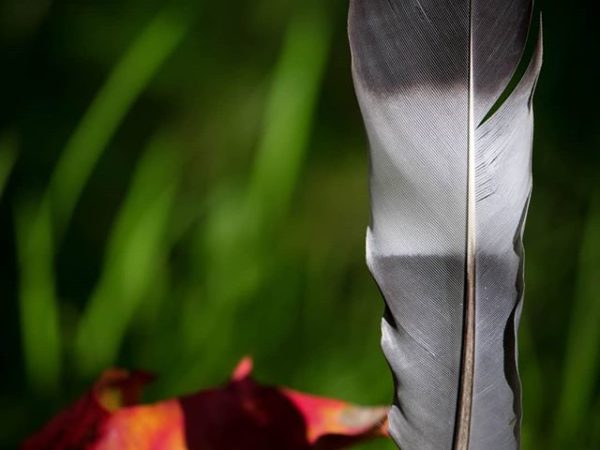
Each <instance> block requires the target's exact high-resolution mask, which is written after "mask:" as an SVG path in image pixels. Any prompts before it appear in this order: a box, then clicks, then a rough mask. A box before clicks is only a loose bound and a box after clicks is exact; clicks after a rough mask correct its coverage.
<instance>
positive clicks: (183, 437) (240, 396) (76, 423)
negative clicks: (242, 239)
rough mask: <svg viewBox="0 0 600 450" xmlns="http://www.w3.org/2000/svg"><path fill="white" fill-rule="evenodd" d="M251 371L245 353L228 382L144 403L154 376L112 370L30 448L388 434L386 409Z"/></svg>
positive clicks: (199, 446) (286, 449) (236, 444)
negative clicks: (273, 381) (272, 382)
mask: <svg viewBox="0 0 600 450" xmlns="http://www.w3.org/2000/svg"><path fill="white" fill-rule="evenodd" d="M251 371H252V361H251V360H250V359H248V358H247V359H244V360H242V362H241V363H240V364H239V365H238V367H237V368H236V369H235V371H234V373H233V376H232V380H231V381H230V382H229V383H228V384H227V385H225V386H223V387H221V388H217V389H210V390H205V391H200V392H198V393H196V394H193V395H189V396H185V397H182V398H179V399H173V400H168V401H164V402H160V403H156V404H153V405H136V404H137V402H138V399H139V394H140V392H141V388H142V387H143V385H144V384H146V383H147V382H148V381H149V380H150V377H149V376H148V375H147V374H144V373H141V372H126V371H121V370H110V371H107V372H105V373H104V374H103V375H102V377H101V378H100V380H99V381H98V382H97V383H96V385H95V386H94V387H93V388H92V390H91V391H90V392H88V393H87V394H86V395H84V396H83V398H81V399H80V400H79V401H77V402H76V403H75V404H74V405H72V406H71V407H70V408H68V409H66V410H65V411H63V412H62V413H60V414H59V415H57V416H56V417H55V418H54V419H53V420H51V421H50V422H49V423H48V424H47V425H46V426H45V427H44V428H43V429H42V430H41V431H40V432H38V433H37V434H36V435H34V436H33V437H31V438H29V439H28V440H27V441H25V443H24V444H23V446H22V449H23V450H42V449H44V450H67V449H68V450H78V449H81V450H117V449H118V450H134V449H135V450H162V449H165V450H242V449H246V450H270V449H273V450H312V449H320V450H334V449H340V448H346V447H348V446H350V445H352V444H354V443H356V442H358V441H361V440H363V439H367V438H372V437H376V436H383V435H385V417H386V413H387V409H386V408H360V407H356V406H353V405H350V404H348V403H345V402H342V401H339V400H334V399H328V398H322V397H316V396H312V395H307V394H303V393H300V392H296V391H293V390H289V389H282V388H276V387H271V386H263V385H260V384H258V383H256V382H255V381H254V380H253V379H252V378H251V376H250V375H251Z"/></svg>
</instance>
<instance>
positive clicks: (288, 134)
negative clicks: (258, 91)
mask: <svg viewBox="0 0 600 450" xmlns="http://www.w3.org/2000/svg"><path fill="white" fill-rule="evenodd" d="M326 8H327V7H326V6H324V5H323V4H322V2H313V3H312V4H311V6H309V7H307V10H305V11H301V12H300V13H298V14H297V16H296V17H295V18H294V20H293V21H292V22H291V24H290V27H289V30H288V32H287V36H286V40H285V43H284V51H283V53H282V55H281V57H280V60H279V62H278V64H277V67H276V69H275V73H274V77H273V84H272V87H271V92H270V95H269V98H268V103H267V108H266V112H265V117H264V129H263V133H262V135H261V140H260V142H259V145H258V150H257V154H256V157H255V162H254V169H253V172H252V178H251V181H250V186H249V193H248V202H249V203H250V208H251V211H252V214H256V213H257V212H258V213H262V215H263V216H265V217H264V219H265V220H273V219H275V218H276V217H277V216H281V215H283V214H285V213H286V212H287V210H288V207H289V203H290V197H291V195H292V193H293V189H294V187H295V186H296V183H297V180H298V176H299V173H300V169H301V167H302V165H303V162H304V156H305V154H306V152H307V146H308V140H309V138H310V135H311V132H312V124H313V121H314V115H315V114H314V113H315V107H316V102H317V99H318V94H319V88H320V86H321V79H322V77H323V73H324V69H325V64H326V61H327V55H328V53H329V47H330V37H331V36H330V35H331V31H332V30H331V23H330V18H329V14H328V13H327V11H326ZM259 205H262V208H264V209H259V210H258V211H257V210H256V209H255V208H257V207H259Z"/></svg>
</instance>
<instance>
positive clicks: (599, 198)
mask: <svg viewBox="0 0 600 450" xmlns="http://www.w3.org/2000/svg"><path fill="white" fill-rule="evenodd" d="M599 274H600V191H597V192H596V193H595V195H594V197H593V199H592V202H591V207H590V211H589V216H588V219H587V223H586V226H585V230H584V234H583V238H582V241H581V248H580V253H579V266H578V272H577V285H576V295H575V301H574V304H573V315H572V318H571V324H570V330H569V336H568V340H567V350H566V359H565V364H564V378H563V383H562V393H561V397H560V401H559V403H558V409H557V423H556V428H555V433H556V434H555V436H556V439H555V442H556V443H557V447H556V448H564V447H565V446H567V445H570V446H573V445H576V444H577V443H578V442H580V441H579V439H581V438H583V437H584V436H585V433H582V430H585V429H586V425H585V424H586V423H587V424H589V423H590V418H589V417H588V412H589V411H590V410H591V406H592V396H593V393H594V389H595V387H596V382H597V380H598V376H599V375H600V374H599V369H600V326H599V324H600V301H599V299H600V283H599V282H598V279H599Z"/></svg>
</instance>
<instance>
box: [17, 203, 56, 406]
mask: <svg viewBox="0 0 600 450" xmlns="http://www.w3.org/2000/svg"><path fill="white" fill-rule="evenodd" d="M15 228H16V234H17V236H16V243H17V254H18V264H19V297H20V304H19V306H20V314H21V333H22V340H23V357H24V362H25V372H26V375H27V378H28V380H29V383H30V385H31V386H32V388H33V389H35V390H36V391H38V392H40V393H45V394H51V393H56V390H57V388H58V384H59V379H60V372H61V339H60V331H59V330H60V327H59V317H58V316H59V314H58V307H57V305H58V301H57V299H56V295H55V281H54V273H53V254H52V228H51V221H50V211H49V208H48V205H47V204H46V203H43V204H42V206H41V208H39V209H36V208H33V207H31V206H30V205H27V204H21V205H20V206H19V207H18V209H17V211H16V227H15Z"/></svg>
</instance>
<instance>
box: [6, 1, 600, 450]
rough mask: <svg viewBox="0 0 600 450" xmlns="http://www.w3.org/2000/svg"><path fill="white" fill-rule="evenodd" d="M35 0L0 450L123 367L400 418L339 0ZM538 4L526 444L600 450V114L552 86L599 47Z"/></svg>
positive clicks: (576, 73)
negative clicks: (105, 373)
mask: <svg viewBox="0 0 600 450" xmlns="http://www.w3.org/2000/svg"><path fill="white" fill-rule="evenodd" d="M27 3H28V5H26V6H25V7H24V6H23V4H21V3H19V2H16V1H12V0H11V1H8V2H5V3H4V4H2V25H5V26H2V27H0V29H1V30H2V32H1V33H0V39H1V41H0V42H1V44H2V46H1V49H2V54H3V55H5V56H6V58H5V59H6V60H7V63H8V64H9V66H7V67H10V70H6V71H3V73H2V74H1V76H2V79H1V82H0V86H2V89H3V92H4V93H5V94H6V95H5V97H6V98H7V102H6V105H7V107H6V108H5V110H4V111H3V112H2V115H1V122H0V136H1V138H0V202H1V203H0V212H1V221H0V227H1V233H2V234H1V235H2V253H1V254H2V262H3V267H4V268H5V269H3V273H2V278H0V283H1V285H0V287H1V289H2V293H3V294H2V295H3V299H2V305H3V313H2V317H0V320H1V329H2V339H3V342H4V345H3V353H2V373H3V378H2V385H1V387H0V400H1V403H0V430H1V432H0V447H2V448H14V446H15V445H16V443H17V442H18V441H19V440H20V439H21V438H22V437H23V436H25V435H27V434H28V433H30V432H31V431H32V430H34V429H35V428H36V427H38V426H39V425H40V424H41V423H42V422H43V421H44V420H46V419H47V418H48V416H49V415H50V414H51V413H52V412H53V411H55V410H56V408H58V407H59V406H62V405H64V404H65V403H66V402H68V401H69V400H71V399H72V398H73V397H74V396H76V395H77V394H78V393H79V392H80V391H81V389H83V387H84V386H85V385H86V384H87V383H89V382H90V381H91V380H92V379H93V378H94V377H95V375H96V374H97V373H98V371H100V370H101V369H102V368H104V367H106V366H109V365H113V364H117V365H122V366H126V367H142V368H145V369H149V370H153V371H155V372H157V373H158V374H159V378H158V381H157V383H156V384H155V385H154V386H153V387H152V388H151V389H150V392H149V397H148V398H149V399H150V400H152V399H157V398H164V397H166V396H173V395H177V394H181V393H183V392H188V391H191V390H194V389H197V388H200V387H205V386H209V385H212V384H215V383H219V382H221V381H222V380H223V379H224V378H225V377H226V376H227V374H228V373H229V371H230V370H231V368H232V367H233V366H234V364H235V362H236V361H237V360H238V359H239V358H240V357H241V356H243V355H245V354H252V355H254V357H255V359H256V370H257V372H256V374H257V377H258V378H259V379H260V380H261V381H264V382H270V383H279V384H286V385H290V386H293V387H295V388H297V389H302V390H306V391H309V392H314V393H316V394H322V395H327V396H335V397H340V398H343V399H347V400H350V401H355V402H359V403H364V404H375V403H387V402H388V401H389V400H390V398H391V377H390V376H389V374H388V370H387V367H386V365H385V362H384V360H383V357H382V354H381V352H380V350H379V320H380V314H381V311H382V304H381V300H380V298H379V293H378V291H377V288H376V286H375V285H374V283H373V282H372V280H371V278H370V276H369V274H368V272H367V269H366V267H365V264H364V231H365V228H366V225H367V223H368V193H367V187H366V178H367V173H368V160H367V155H366V142H365V136H364V132H363V129H362V125H361V120H360V115H359V112H358V109H357V105H356V102H355V99H354V94H353V91H352V84H351V79H350V70H349V56H348V50H347V44H346V38H345V15H346V11H345V8H346V5H345V4H344V2H319V1H317V0H310V1H305V2H299V1H292V0H285V1H283V0H277V1H275V0H258V1H253V2H250V1H245V0H244V1H242V0H238V1H237V2H235V5H221V4H210V5H209V4H207V3H205V2H199V3H195V2H189V3H188V2H185V1H183V0H182V1H176V2H170V3H169V4H168V5H167V6H166V7H165V6H163V5H162V4H161V3H160V2H154V1H151V2H142V1H141V0H127V1H124V2H119V3H111V2H99V1H96V2H89V3H84V2H58V1H57V2H54V3H51V2H47V1H44V0H29V1H28V2H27ZM544 10H545V15H544V17H545V33H546V39H545V41H546V43H547V44H546V47H547V51H546V55H547V57H546V66H545V69H544V73H543V76H542V79H541V81H540V84H539V89H538V95H537V101H536V106H537V109H536V114H537V118H536V124H537V129H536V144H535V146H536V148H535V156H534V173H535V188H534V189H535V190H534V197H533V200H532V205H531V211H530V215H529V222H528V227H527V232H526V247H527V267H526V282H527V290H526V304H525V310H524V317H523V327H522V332H521V338H522V345H521V354H520V358H521V374H522V378H523V383H524V409H525V419H524V424H523V436H524V439H523V440H524V443H523V448H524V449H539V448H545V449H553V448H556V449H559V448H560V449H562V448H565V447H566V446H570V447H571V448H577V449H594V448H600V396H599V389H600V386H599V379H600V376H599V367H598V363H597V361H598V356H599V354H598V353H599V348H600V336H599V331H598V330H599V329H600V328H599V327H598V323H599V322H598V321H599V319H600V317H599V316H600V310H599V308H600V299H599V296H600V292H599V290H600V287H599V282H598V280H599V279H600V277H599V272H600V266H599V259H598V255H599V254H600V241H599V238H598V230H600V223H599V222H598V220H599V219H598V218H599V217H600V216H599V211H600V206H599V205H598V194H596V196H595V197H593V195H592V192H593V191H594V187H595V186H596V185H597V182H598V179H597V175H596V173H597V170H598V167H599V165H598V158H597V154H596V153H595V152H594V151H593V149H594V148H597V145H598V143H599V139H598V137H599V136H598V133H597V131H594V130H595V129H596V128H597V120H598V115H597V113H594V111H593V109H591V106H590V107H589V109H587V110H586V109H585V108H584V107H583V106H582V105H578V104H576V106H577V107H578V109H577V111H578V112H575V113H574V112H573V108H572V107H573V103H572V102H573V99H572V98H571V97H570V96H567V95H565V94H563V91H562V90H561V89H560V87H561V86H563V85H565V84H568V83H572V82H573V80H577V82H578V83H579V84H580V85H583V86H586V85H589V86H590V87H592V86H596V81H595V78H594V72H593V71H590V70H589V68H586V69H587V70H584V68H583V64H584V63H583V62H581V61H576V60H573V59H570V58H571V53H572V42H571V41H570V40H569V39H573V40H575V39H576V38H577V37H579V38H580V39H579V40H578V42H579V41H581V42H583V44H580V47H581V45H583V47H584V48H583V49H581V48H580V47H578V48H579V50H578V51H580V52H583V51H584V50H585V46H586V45H587V46H591V43H590V42H593V40H591V39H587V38H586V39H583V38H585V37H586V36H581V35H580V34H581V33H583V32H584V31H581V30H584V29H585V27H582V22H583V23H584V22H585V20H587V19H586V17H585V16H583V15H580V14H579V13H578V12H577V11H570V12H567V13H565V12H564V11H562V9H561V7H560V4H559V3H558V2H557V1H547V2H546V4H545V5H544ZM565 14H566V15H567V17H568V18H569V21H567V22H566V23H568V25H567V26H568V27H571V28H570V29H571V31H572V33H571V35H569V33H566V34H565V33H564V30H563V27H564V26H565V20H564V16H565ZM559 30H560V31H559ZM578 33H579V35H578ZM557 35H560V36H565V35H566V36H571V37H570V38H569V39H560V40H559V39H556V38H555V37H554V36H557ZM567 62H568V66H569V69H568V70H567V69H565V68H564V67H565V66H566V65H567ZM570 107H571V109H570V111H571V114H570V115H569V116H565V114H564V109H567V108H570ZM586 124H587V125H586ZM573 174H577V176H576V177H574V176H573ZM593 198H595V200H594V199H593ZM549 430H552V432H549ZM363 448H370V449H384V448H393V447H392V445H391V444H390V443H388V442H376V443H373V444H367V445H365V446H364V447H363Z"/></svg>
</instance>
